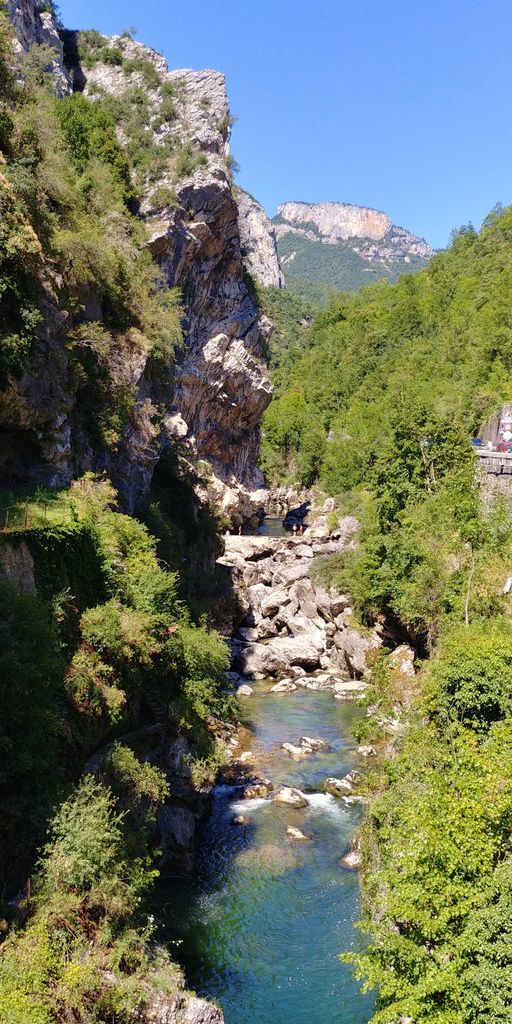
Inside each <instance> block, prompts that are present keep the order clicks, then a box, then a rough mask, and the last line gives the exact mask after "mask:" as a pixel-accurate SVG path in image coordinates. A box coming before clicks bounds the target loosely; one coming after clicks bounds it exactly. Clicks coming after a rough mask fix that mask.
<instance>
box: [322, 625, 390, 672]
mask: <svg viewBox="0 0 512 1024" xmlns="http://www.w3.org/2000/svg"><path fill="white" fill-rule="evenodd" d="M334 643H335V645H336V647H337V648H338V650H341V651H343V654H344V656H345V659H346V662H347V665H348V667H349V668H350V670H351V672H352V673H353V674H354V675H356V676H364V675H368V673H369V672H370V670H371V668H372V664H373V660H374V657H375V653H376V652H377V651H378V650H379V648H380V647H382V638H381V637H380V636H379V635H378V633H377V632H376V631H375V630H363V629H362V628H361V629H356V628H355V627H353V626H352V627H351V626H348V627H346V628H345V629H344V630H343V631H342V633H341V634H339V633H337V634H336V635H335V637H334Z"/></svg>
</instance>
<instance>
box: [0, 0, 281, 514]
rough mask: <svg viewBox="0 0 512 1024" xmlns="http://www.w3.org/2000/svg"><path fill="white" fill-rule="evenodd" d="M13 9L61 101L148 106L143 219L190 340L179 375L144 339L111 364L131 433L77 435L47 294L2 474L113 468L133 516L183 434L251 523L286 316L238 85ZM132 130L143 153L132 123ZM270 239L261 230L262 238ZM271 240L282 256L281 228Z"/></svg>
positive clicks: (46, 475) (230, 507)
mask: <svg viewBox="0 0 512 1024" xmlns="http://www.w3.org/2000/svg"><path fill="white" fill-rule="evenodd" d="M44 6H45V7H47V6H48V5H44ZM9 14H10V17H11V20H12V23H13V25H14V28H15V30H16V33H17V39H18V43H17V44H16V45H17V46H18V47H19V48H21V49H22V50H24V51H27V50H28V49H30V47H34V46H39V47H40V46H42V45H45V46H47V47H52V49H53V51H54V53H55V59H54V60H53V58H52V56H51V52H50V54H49V59H48V70H49V71H50V72H51V73H52V74H53V76H54V78H55V82H56V92H57V95H59V96H61V95H63V94H64V93H65V92H66V91H69V90H70V83H71V82H72V83H73V89H74V90H75V91H76V90H77V89H79V90H80V91H82V92H83V93H84V95H85V96H86V97H88V98H90V99H91V100H94V99H99V98H102V99H103V98H105V97H107V98H111V100H113V101H114V102H115V103H117V104H118V106H119V109H122V110H123V111H124V114H125V121H126V122H128V123H129V122H130V116H129V114H130V105H131V104H133V107H134V109H135V107H136V104H137V103H139V104H140V103H141V102H143V103H144V105H145V108H144V116H145V118H146V123H145V124H144V125H143V127H142V140H143V144H144V146H145V147H146V150H147V149H148V147H149V146H153V147H156V148H155V152H156V153H157V154H158V155H159V154H160V153H161V154H162V156H161V157H160V156H159V159H158V161H157V164H158V166H157V165H156V164H155V165H154V166H153V167H151V166H150V167H148V168H147V170H145V171H144V173H141V174H139V175H138V179H137V182H136V189H137V193H138V216H139V218H140V220H141V221H142V222H143V224H144V226H145V230H146V236H147V246H148V248H149V251H150V252H151V254H152V257H153V259H154V261H155V264H156V265H157V266H158V268H159V271H160V272H161V276H162V284H163V286H164V288H168V289H179V290H180V293H181V298H182V304H183V325H184V344H183V345H182V347H181V350H180V352H179V354H178V357H177V360H176V365H175V367H174V370H173V373H172V377H171V379H170V380H167V379H163V378H161V379H159V378H158V376H156V377H155V373H154V367H153V368H151V367H150V365H149V360H148V354H147V353H145V352H144V350H143V349H141V348H140V347H137V346H136V345H131V346H126V345H125V346H124V347H123V350H122V351H117V353H116V352H112V356H111V358H110V363H109V366H108V372H109V374H110V375H111V377H112V379H113V381H114V383H115V386H116V387H118V388H124V389H128V390H129V391H130V393H131V396H132V408H131V414H130V417H129V422H127V423H126V424H125V425H124V427H123V431H122V437H121V438H120V440H119V442H118V443H117V444H116V445H115V446H113V447H112V446H111V448H110V449H108V448H105V446H101V445H98V444H95V443H91V442H90V439H89V438H85V437H84V436H83V433H82V434H81V433H80V431H79V430H78V429H77V426H76V423H77V420H79V419H81V418H82V419H83V417H81V416H80V415H77V413H78V414H79V413H80V409H79V405H80V401H81V397H80V388H79V382H78V381H77V380H76V375H74V373H73V370H72V367H71V364H70V358H69V352H68V350H67V349H66V347H65V346H63V345H62V343H61V340H60V334H61V332H62V329H63V326H64V325H65V324H66V322H67V321H68V311H67V310H66V309H63V308H62V302H61V301H59V297H58V296H57V297H56V296H55V295H53V296H52V295H50V296H46V302H45V309H44V313H45V319H44V324H43V325H42V327H41V328H40V329H39V330H38V332H37V335H38V336H37V340H36V342H35V343H34V344H33V346H32V350H31V353H30V358H29V360H28V362H27V363H26V365H25V368H24V372H23V374H22V376H21V377H20V378H19V379H17V380H15V379H11V380H10V381H9V385H8V387H7V388H4V392H3V395H2V396H1V400H0V429H1V430H2V434H3V442H2V446H1V451H0V469H2V470H3V475H4V476H5V478H6V479H7V480H8V482H9V483H13V484H15V483H25V482H35V481H37V482H43V483H51V484H58V485H61V484H65V483H67V482H69V480H70V479H72V478H73V476H75V475H77V474H78V473H81V472H83V471H84V470H89V469H91V470H101V469H104V470H106V471H107V473H108V474H109V476H110V477H111V478H112V480H113V482H114V484H115V485H116V487H117V488H118V490H119V492H120V494H121V496H122V499H123V501H124V505H125V507H126V508H127V509H132V508H133V507H134V505H135V503H136V502H137V500H138V499H139V498H140V497H141V496H142V495H144V494H145V493H146V492H147V490H148V487H149V484H150V481H151V477H152V473H153V470H154V467H155V465H156V463H157V462H158V459H159V457H160V454H161V452H162V451H163V450H164V449H165V448H166V446H167V445H168V444H170V443H173V442H174V441H176V440H177V439H178V441H179V444H180V446H181V449H182V452H183V453H184V454H185V456H186V457H187V459H189V460H190V461H192V462H193V463H196V464H197V462H198V461H199V460H202V461H203V462H204V463H205V464H206V468H205V474H206V477H207V480H208V493H209V496H210V498H211V499H212V500H214V501H215V502H216V503H217V504H218V505H220V506H221V508H223V509H224V510H225V511H226V512H227V513H228V514H231V515H233V516H234V517H235V519H236V518H237V517H240V518H243V517H244V516H248V515H250V514H251V512H252V511H253V510H254V508H255V507H256V506H258V505H259V504H261V501H260V494H259V489H260V488H261V487H262V484H263V481H262V478H261V475H260V474H259V472H258V471H257V469H256V468H255V467H256V461H257V454H258V444H259V423H260V420H261V416H262V413H263V411H264V410H265V408H266V406H267V405H268V403H269V402H270V399H271V391H272V389H271V385H270V382H269V379H268V376H267V373H266V363H265V351H266V341H267V338H268V335H269V332H270V329H271V325H270V323H269V321H268V320H267V319H266V318H265V317H263V316H261V315H260V312H259V310H258V308H257V306H256V305H255V302H254V299H253V297H252V296H251V294H250V293H249V291H248V289H247V287H246V284H245V283H244V273H245V266H244V261H243V257H242V247H241V218H240V215H239V208H238V206H237V201H236V199H235V196H234V190H233V186H232V176H231V170H230V156H229V145H228V137H229V131H230V114H229V107H228V101H227V96H226V87H225V81H224V78H223V76H222V75H221V74H219V73H218V72H215V71H199V72H196V71H191V70H188V69H185V70H169V69H168V66H167V64H166V61H165V60H164V58H163V57H161V56H160V55H159V54H157V53H155V52H154V51H153V50H151V49H149V48H148V47H145V46H143V45H142V44H140V43H138V42H136V41H134V40H133V39H131V38H130V37H129V35H124V36H114V37H112V38H109V39H107V38H104V37H103V38H102V37H99V38H100V43H99V44H98V43H97V40H96V37H97V35H98V34H87V33H86V34H85V37H86V42H87V49H86V50H85V47H84V44H83V43H82V41H81V35H82V34H77V33H74V32H65V33H62V32H61V33H60V35H59V33H58V31H57V28H56V24H55V20H54V19H53V16H52V15H51V13H50V12H48V11H47V10H43V5H41V4H39V3H38V2H37V0H18V2H15V0H10V2H9ZM61 36H62V37H63V38H64V41H65V51H66V66H64V64H63V60H64V56H63V47H62V42H61ZM90 36H94V45H92V44H91V43H90V40H89V37H90ZM94 46H95V47H96V48H94ZM84 51H85V57H86V59H85V60H84V59H83V57H84ZM127 111H128V114H127V113H126V112H127ZM132 120H133V119H132ZM117 131H118V137H119V140H120V142H121V143H122V144H123V145H126V146H127V147H128V148H129V146H130V143H131V139H130V137H129V133H128V130H127V128H126V127H125V122H123V123H120V122H118V126H117ZM167 153H169V156H168V158H166V155H167ZM244 230H245V234H244V238H247V229H246V228H244ZM263 234H264V228H262V227H261V225H259V235H258V239H259V241H258V245H263V244H264V239H263ZM267 245H268V248H269V251H271V249H272V245H273V242H272V237H271V233H270V232H269V240H268V243H267ZM56 298H57V300H56V301H55V299H56ZM87 301H88V304H89V306H90V310H91V312H90V319H91V320H93V321H95V322H97V321H101V319H102V310H101V306H100V303H99V302H98V300H97V298H96V297H95V296H94V294H91V295H89V296H88V300H87Z"/></svg>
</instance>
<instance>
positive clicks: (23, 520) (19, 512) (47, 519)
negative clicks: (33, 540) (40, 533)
mask: <svg viewBox="0 0 512 1024" xmlns="http://www.w3.org/2000/svg"><path fill="white" fill-rule="evenodd" d="M65 521H66V515H65V513H64V510H63V509H59V508H55V506H53V505H52V502H50V501H41V502H37V503H34V502H30V503H26V504H25V503H23V502H20V503H18V504H15V505H7V506H4V507H3V508H0V533H15V532H16V531H17V530H37V529H41V527H44V526H49V525H51V526H61V525H63V524H64V522H65Z"/></svg>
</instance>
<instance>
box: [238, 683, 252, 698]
mask: <svg viewBox="0 0 512 1024" xmlns="http://www.w3.org/2000/svg"><path fill="white" fill-rule="evenodd" d="M253 693H254V690H253V688H252V686H249V685H248V684H247V683H242V685H241V686H239V687H238V690H237V691H236V695H237V697H252V695H253Z"/></svg>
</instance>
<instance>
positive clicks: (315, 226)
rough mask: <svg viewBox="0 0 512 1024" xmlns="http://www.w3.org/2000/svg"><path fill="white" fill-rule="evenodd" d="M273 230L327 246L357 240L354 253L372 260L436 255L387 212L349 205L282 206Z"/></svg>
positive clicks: (425, 243) (427, 257)
mask: <svg viewBox="0 0 512 1024" xmlns="http://www.w3.org/2000/svg"><path fill="white" fill-rule="evenodd" d="M274 228H275V233H276V237H277V238H278V239H279V238H282V237H283V236H284V235H286V234H290V233H292V234H297V235H301V236H302V237H303V238H309V239H310V240H311V241H318V242H324V243H325V244H327V245H336V244H337V243H338V242H347V241H351V240H352V239H356V240H357V246H355V247H354V249H355V252H357V253H358V254H359V255H360V256H362V257H363V258H364V259H367V260H369V261H372V260H386V259H396V258H404V259H407V258H410V257H411V256H419V257H421V258H422V259H426V260H428V259H431V258H432V256H434V250H433V249H431V247H430V246H429V245H428V243H427V242H426V241H425V239H424V238H418V236H417V235H413V234H412V233H411V232H410V231H406V230H405V228H401V227H397V226H396V225H395V224H393V222H392V220H391V217H389V216H388V214H387V213H383V212H382V210H372V209H370V208H369V207H366V206H353V205H352V204H350V203H295V202H290V203H282V204H281V205H280V206H279V207H278V210H277V218H276V221H275V223H274Z"/></svg>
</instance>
